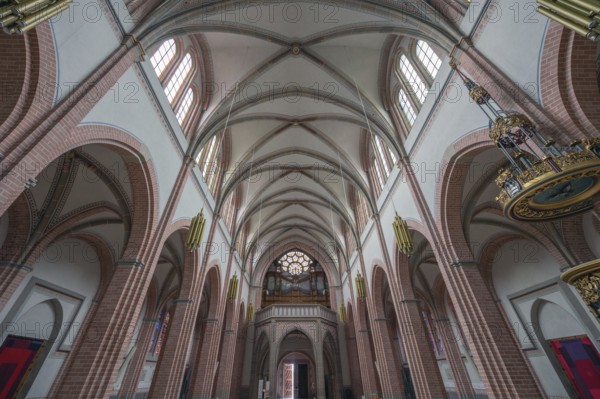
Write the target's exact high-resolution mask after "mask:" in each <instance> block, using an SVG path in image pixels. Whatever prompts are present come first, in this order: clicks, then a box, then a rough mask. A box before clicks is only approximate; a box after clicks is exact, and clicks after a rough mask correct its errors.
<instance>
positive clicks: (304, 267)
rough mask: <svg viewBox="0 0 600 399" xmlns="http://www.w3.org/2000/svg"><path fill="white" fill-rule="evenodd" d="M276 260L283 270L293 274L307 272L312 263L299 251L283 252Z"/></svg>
mask: <svg viewBox="0 0 600 399" xmlns="http://www.w3.org/2000/svg"><path fill="white" fill-rule="evenodd" d="M277 262H278V263H279V264H280V265H281V268H282V269H283V271H284V272H287V273H290V274H292V275H295V276H298V275H300V274H302V273H304V272H307V271H308V269H309V267H310V265H311V264H312V263H313V261H312V259H310V258H309V257H308V255H306V254H305V253H304V252H301V251H289V252H287V253H285V254H283V256H282V257H281V258H279V260H278V261H277Z"/></svg>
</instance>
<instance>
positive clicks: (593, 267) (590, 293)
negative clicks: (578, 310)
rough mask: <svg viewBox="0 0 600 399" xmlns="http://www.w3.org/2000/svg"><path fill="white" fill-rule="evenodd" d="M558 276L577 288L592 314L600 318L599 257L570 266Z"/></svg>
mask: <svg viewBox="0 0 600 399" xmlns="http://www.w3.org/2000/svg"><path fill="white" fill-rule="evenodd" d="M560 278H561V280H563V281H564V282H566V283H568V284H570V285H572V286H573V287H575V289H577V292H579V295H581V298H582V299H583V301H584V302H585V303H586V305H588V306H589V307H590V310H591V311H592V313H593V314H594V316H596V318H598V320H600V259H596V260H593V261H591V262H587V263H584V264H581V265H579V266H575V267H572V268H571V269H569V270H567V271H565V272H564V273H563V274H561V276H560Z"/></svg>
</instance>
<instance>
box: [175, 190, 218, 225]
mask: <svg viewBox="0 0 600 399" xmlns="http://www.w3.org/2000/svg"><path fill="white" fill-rule="evenodd" d="M201 209H204V215H205V216H206V215H207V214H208V213H210V212H211V210H210V209H209V208H208V207H207V205H206V203H205V201H204V198H203V196H202V195H201V194H200V192H199V191H198V189H197V188H196V185H195V184H194V182H193V181H191V179H190V178H188V181H187V182H186V184H185V186H184V188H183V193H182V194H181V199H180V200H179V204H177V209H176V210H175V213H174V215H173V222H176V221H178V220H180V219H192V218H193V217H194V216H196V215H197V214H198V212H200V210H201ZM209 228H210V226H209V225H205V227H204V231H205V234H208V230H209Z"/></svg>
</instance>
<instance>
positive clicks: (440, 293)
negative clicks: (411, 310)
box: [434, 280, 475, 399]
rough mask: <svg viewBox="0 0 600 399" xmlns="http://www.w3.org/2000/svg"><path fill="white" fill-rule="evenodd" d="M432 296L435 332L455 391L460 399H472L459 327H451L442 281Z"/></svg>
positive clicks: (473, 393)
mask: <svg viewBox="0 0 600 399" xmlns="http://www.w3.org/2000/svg"><path fill="white" fill-rule="evenodd" d="M434 296H435V308H436V313H437V317H438V319H437V320H436V323H437V326H438V329H437V330H438V332H439V333H440V336H441V338H442V343H443V345H444V352H445V353H446V359H447V360H448V364H450V368H451V369H452V376H453V377H454V381H455V382H456V390H457V392H458V395H459V396H460V397H461V398H466V399H472V398H473V399H474V398H475V389H473V384H472V383H471V378H470V377H469V373H468V372H467V368H466V367H465V362H464V361H463V358H462V354H461V351H460V346H459V342H460V340H461V339H462V335H461V332H460V327H459V326H458V325H453V324H452V322H451V321H450V319H449V315H448V311H447V309H446V301H445V298H446V286H444V283H443V281H441V280H439V282H438V284H437V285H436V287H435V293H434Z"/></svg>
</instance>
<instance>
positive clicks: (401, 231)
mask: <svg viewBox="0 0 600 399" xmlns="http://www.w3.org/2000/svg"><path fill="white" fill-rule="evenodd" d="M392 227H393V228H394V234H395V235H396V243H397V244H398V249H399V250H400V251H401V252H402V253H403V254H405V255H409V256H410V254H412V251H413V249H414V243H413V239H412V236H411V235H410V231H408V225H407V224H406V220H402V218H401V217H400V216H398V213H396V217H394V222H393V223H392Z"/></svg>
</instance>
